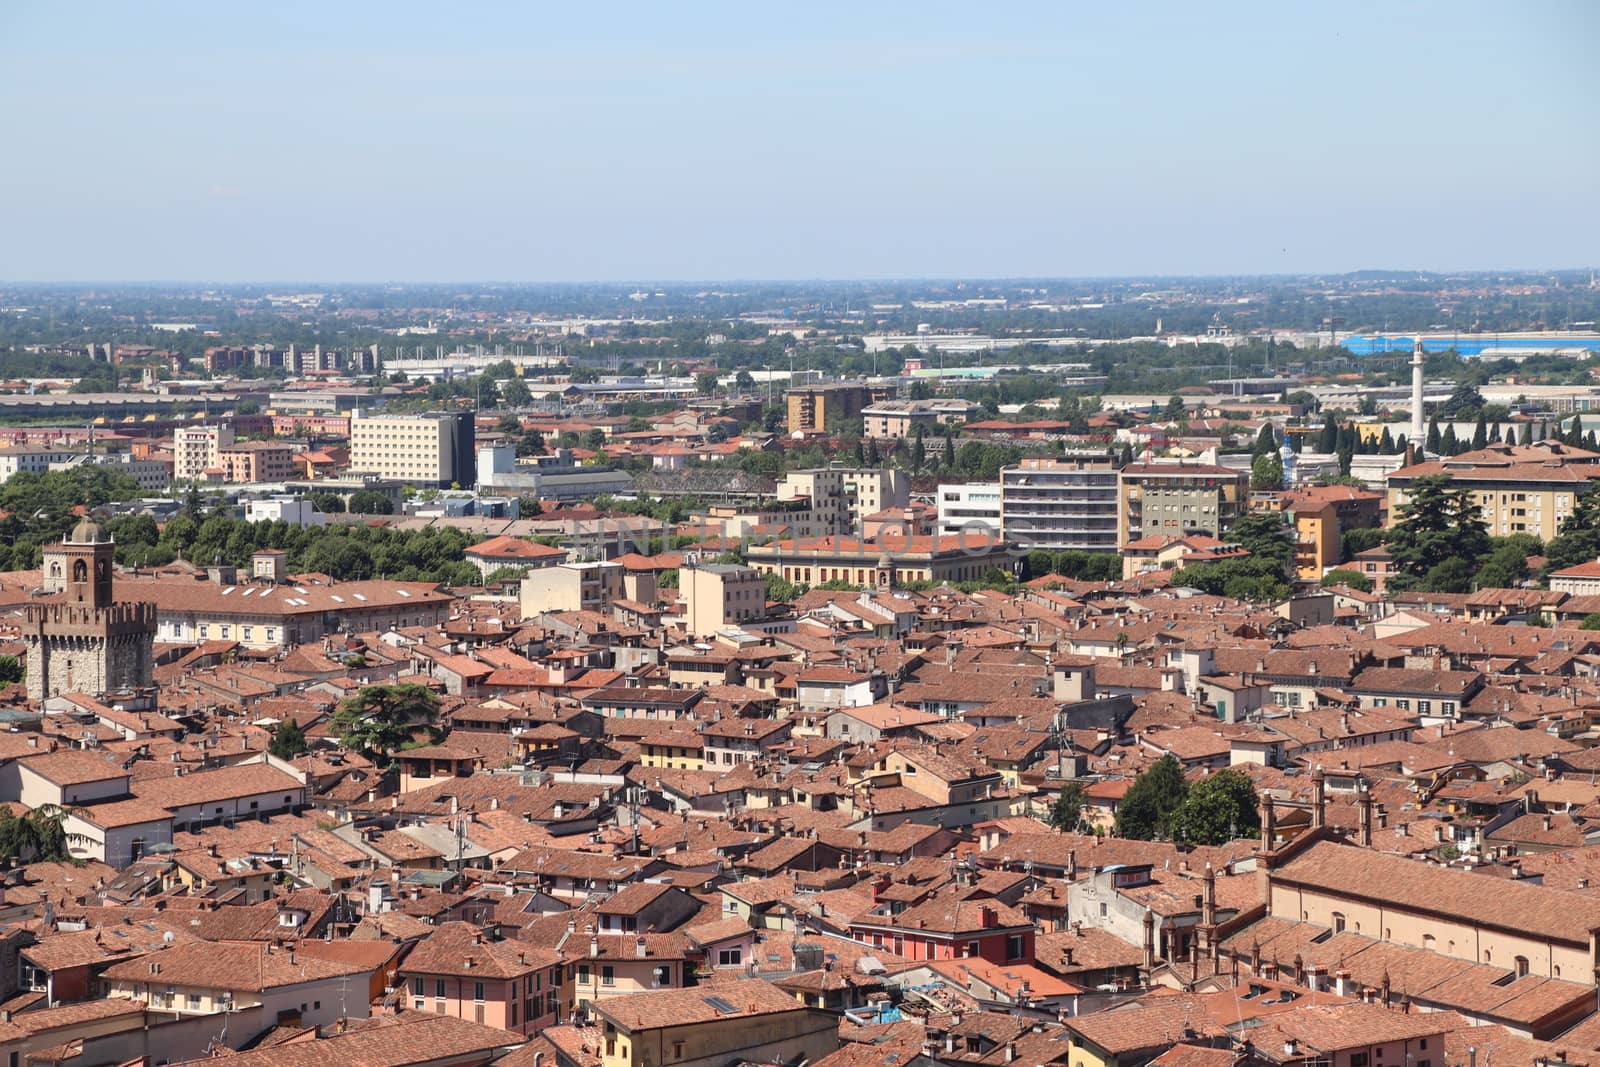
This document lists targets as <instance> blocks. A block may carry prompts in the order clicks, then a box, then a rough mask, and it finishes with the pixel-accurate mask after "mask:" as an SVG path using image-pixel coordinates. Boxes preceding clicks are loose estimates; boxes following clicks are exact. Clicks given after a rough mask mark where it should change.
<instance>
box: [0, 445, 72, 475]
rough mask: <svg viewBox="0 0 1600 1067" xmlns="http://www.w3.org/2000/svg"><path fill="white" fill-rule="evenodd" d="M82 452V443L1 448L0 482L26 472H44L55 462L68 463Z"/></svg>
mask: <svg viewBox="0 0 1600 1067" xmlns="http://www.w3.org/2000/svg"><path fill="white" fill-rule="evenodd" d="M82 453H83V446H82V445H61V446H60V447H58V448H50V447H45V448H39V447H31V446H27V445H13V446H12V447H10V448H0V482H4V481H8V480H9V479H10V478H11V476H12V475H14V474H21V473H24V472H26V473H30V474H43V473H44V472H45V471H47V470H49V469H50V468H51V467H52V466H54V465H55V464H58V463H66V462H68V461H70V460H71V459H72V458H73V457H75V456H78V455H81V454H82Z"/></svg>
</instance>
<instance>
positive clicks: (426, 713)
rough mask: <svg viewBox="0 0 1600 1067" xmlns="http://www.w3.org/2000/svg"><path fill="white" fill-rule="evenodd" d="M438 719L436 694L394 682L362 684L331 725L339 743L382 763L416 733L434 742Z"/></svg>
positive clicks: (342, 706)
mask: <svg viewBox="0 0 1600 1067" xmlns="http://www.w3.org/2000/svg"><path fill="white" fill-rule="evenodd" d="M438 718H439V697H438V696H437V695H436V694H435V693H434V692H433V690H431V689H429V688H428V687H427V686H423V685H416V684H413V683H397V684H394V685H369V686H366V687H364V688H363V689H362V690H361V691H360V692H358V693H357V694H356V695H355V696H353V697H350V698H349V699H348V700H346V701H345V702H344V703H342V704H340V705H339V708H338V710H337V711H335V712H334V713H333V718H332V725H333V728H334V729H335V730H336V731H338V736H339V743H340V744H342V745H344V746H345V747H346V748H352V749H355V750H356V751H357V752H360V753H361V754H362V755H363V756H366V757H367V758H368V759H370V760H372V761H373V762H374V763H377V764H380V765H383V764H387V763H388V762H389V760H390V757H391V756H392V755H393V753H394V752H395V751H396V750H398V749H400V748H402V747H403V746H405V745H407V744H409V743H410V742H411V741H412V740H413V739H414V738H415V737H416V735H417V734H419V733H422V734H425V735H426V736H427V737H428V738H429V739H430V740H432V741H437V740H438V739H439V737H440V736H441V734H440V730H439V728H438Z"/></svg>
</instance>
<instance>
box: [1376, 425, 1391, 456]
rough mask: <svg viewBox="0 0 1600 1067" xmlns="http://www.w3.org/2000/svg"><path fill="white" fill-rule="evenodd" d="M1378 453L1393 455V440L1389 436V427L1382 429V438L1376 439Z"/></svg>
mask: <svg viewBox="0 0 1600 1067" xmlns="http://www.w3.org/2000/svg"><path fill="white" fill-rule="evenodd" d="M1378 452H1379V454H1380V455H1384V456H1392V455H1394V438H1393V437H1391V436H1390V435H1389V427H1387V426H1385V427H1384V428H1383V436H1382V437H1380V438H1378Z"/></svg>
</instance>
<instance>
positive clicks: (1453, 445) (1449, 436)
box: [1439, 425, 1461, 456]
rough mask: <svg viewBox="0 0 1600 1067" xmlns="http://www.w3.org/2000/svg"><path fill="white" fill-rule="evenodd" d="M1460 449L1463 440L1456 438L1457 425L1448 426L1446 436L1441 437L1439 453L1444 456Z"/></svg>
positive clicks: (1445, 429) (1445, 430)
mask: <svg viewBox="0 0 1600 1067" xmlns="http://www.w3.org/2000/svg"><path fill="white" fill-rule="evenodd" d="M1460 451H1461V442H1459V441H1457V440H1456V428H1455V426H1454V425H1450V426H1446V427H1445V428H1444V436H1443V437H1441V438H1440V439H1439V454H1440V455H1443V456H1453V455H1455V454H1456V453H1458V452H1460Z"/></svg>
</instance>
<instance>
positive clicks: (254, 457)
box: [217, 441, 299, 484]
mask: <svg viewBox="0 0 1600 1067" xmlns="http://www.w3.org/2000/svg"><path fill="white" fill-rule="evenodd" d="M217 460H218V465H219V466H221V468H222V477H223V480H224V481H229V482H243V483H247V484H250V483H255V482H281V481H286V480H288V479H290V478H294V477H296V476H297V475H298V474H299V468H298V467H297V466H296V465H295V462H294V449H293V448H291V447H290V446H288V445H285V444H279V443H278V442H276V441H241V442H239V443H237V444H233V445H230V446H228V447H227V448H223V449H220V450H219V451H218V452H217Z"/></svg>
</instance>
